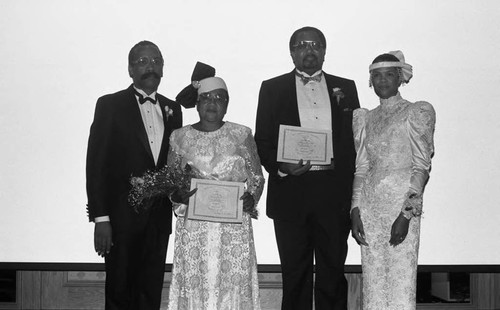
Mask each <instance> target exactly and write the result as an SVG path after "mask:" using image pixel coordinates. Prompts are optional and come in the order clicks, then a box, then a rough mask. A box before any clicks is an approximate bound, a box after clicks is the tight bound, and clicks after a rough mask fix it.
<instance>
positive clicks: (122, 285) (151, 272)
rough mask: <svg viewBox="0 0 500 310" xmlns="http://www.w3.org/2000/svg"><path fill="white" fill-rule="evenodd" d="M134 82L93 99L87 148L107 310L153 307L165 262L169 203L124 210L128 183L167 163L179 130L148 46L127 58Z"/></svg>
mask: <svg viewBox="0 0 500 310" xmlns="http://www.w3.org/2000/svg"><path fill="white" fill-rule="evenodd" d="M128 72H129V75H130V77H131V78H132V80H133V84H132V85H131V86H130V87H128V88H127V89H125V90H122V91H119V92H117V93H114V94H110V95H105V96H103V97H101V98H99V99H98V100H97V104H96V110H95V115H94V121H93V123H92V126H91V128H90V137H89V143H88V150H87V196H88V205H87V210H88V215H89V220H90V221H93V222H94V223H95V231H94V246H95V250H96V252H97V253H98V254H99V255H100V256H103V257H104V259H105V266H106V288H105V290H106V291H105V297H106V309H107V310H111V309H120V310H123V309H133V310H139V309H140V310H146V309H148V310H149V309H155V310H157V309H159V308H160V302H161V292H162V287H163V275H164V272H165V256H166V253H167V246H168V239H169V236H170V233H171V231H172V227H171V226H172V225H171V223H172V206H171V203H170V201H169V200H168V198H167V199H157V200H155V201H153V202H152V206H151V207H150V208H149V209H148V211H143V212H140V213H136V212H135V211H134V210H133V208H132V207H130V206H129V205H128V202H127V196H128V193H129V190H130V188H131V185H130V182H129V179H130V177H132V176H141V175H143V173H144V172H145V171H147V170H154V169H156V168H160V167H162V166H164V165H165V164H166V162H167V153H168V146H169V136H170V133H171V132H172V131H173V130H174V129H177V128H179V127H181V125H182V112H181V108H180V106H179V105H178V104H177V103H175V102H174V101H171V100H169V99H167V98H165V97H164V96H162V95H160V94H158V93H157V92H156V91H157V89H158V85H159V84H160V80H161V78H162V76H163V57H162V55H161V52H160V50H159V48H158V47H157V46H156V45H155V44H154V43H152V42H149V41H141V42H139V43H137V44H136V45H135V46H134V47H132V49H131V50H130V53H129V60H128Z"/></svg>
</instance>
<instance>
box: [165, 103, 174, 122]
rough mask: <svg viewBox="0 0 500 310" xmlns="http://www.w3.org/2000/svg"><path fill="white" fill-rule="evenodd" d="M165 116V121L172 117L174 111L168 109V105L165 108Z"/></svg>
mask: <svg viewBox="0 0 500 310" xmlns="http://www.w3.org/2000/svg"><path fill="white" fill-rule="evenodd" d="M165 115H166V116H167V121H168V118H169V117H170V116H172V115H174V110H172V109H171V108H169V107H168V105H166V106H165Z"/></svg>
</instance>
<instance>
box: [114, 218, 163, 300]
mask: <svg viewBox="0 0 500 310" xmlns="http://www.w3.org/2000/svg"><path fill="white" fill-rule="evenodd" d="M165 224H167V223H165ZM169 237H170V233H169V232H167V231H165V230H164V229H159V228H158V226H157V225H154V224H152V223H151V221H148V223H147V224H146V225H145V226H144V227H140V228H132V229H131V230H130V231H124V232H118V233H113V246H112V248H111V251H110V253H109V254H108V255H106V257H105V263H106V287H105V298H106V302H105V305H106V306H105V309H106V310H117V309H120V310H128V309H130V310H158V309H160V304H161V293H162V289H163V277H164V274H165V258H166V254H167V247H168V240H169Z"/></svg>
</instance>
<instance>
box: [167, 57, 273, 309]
mask: <svg viewBox="0 0 500 310" xmlns="http://www.w3.org/2000/svg"><path fill="white" fill-rule="evenodd" d="M214 74H215V70H214V69H213V68H211V67H210V66H207V65H204V64H201V63H198V64H197V66H196V67H195V72H194V73H193V76H192V80H193V83H192V85H190V86H188V87H186V88H185V89H184V90H183V91H182V92H181V93H180V94H179V95H178V96H177V101H178V102H179V103H180V104H182V105H183V106H184V107H187V108H190V107H194V106H195V105H196V109H197V111H198V114H199V116H200V121H199V122H197V123H196V124H193V125H188V126H185V127H183V128H181V129H178V130H175V131H174V132H172V134H171V136H170V151H169V155H168V162H167V166H168V167H171V168H174V169H175V168H177V169H182V168H184V167H185V165H186V164H188V165H189V166H190V167H191V168H192V169H193V171H196V178H201V179H211V180H219V181H234V182H244V183H245V188H246V189H245V194H244V195H243V196H242V197H241V199H242V200H243V211H244V214H243V223H241V224H232V223H219V222H209V221H197V220H190V219H187V217H186V216H185V214H184V213H185V212H186V211H185V210H186V205H185V204H186V203H187V198H188V197H189V196H190V195H192V194H193V191H192V192H189V193H186V191H184V192H182V193H179V192H177V193H175V194H174V195H173V196H172V197H171V199H172V201H173V202H176V201H178V202H181V201H182V202H183V203H184V204H174V209H175V212H176V214H177V223H176V230H175V233H176V235H175V249H174V260H173V271H172V282H171V284H170V293H169V305H168V309H171V310H173V309H196V310H201V309H260V298H259V283H258V278H257V276H258V274H257V261H256V255H255V248H254V241H253V232H252V222H251V217H253V218H256V217H257V210H256V206H257V202H258V200H259V198H260V196H261V194H262V190H263V186H264V177H263V175H262V169H261V165H260V160H259V157H258V155H257V148H256V145H255V141H254V139H253V136H252V133H251V130H250V128H247V127H245V126H242V125H238V124H236V123H232V122H227V121H224V120H223V118H224V115H225V114H226V110H227V106H228V102H229V96H228V91H227V86H226V83H225V82H224V80H222V79H221V78H219V77H213V75H214ZM207 75H208V77H207Z"/></svg>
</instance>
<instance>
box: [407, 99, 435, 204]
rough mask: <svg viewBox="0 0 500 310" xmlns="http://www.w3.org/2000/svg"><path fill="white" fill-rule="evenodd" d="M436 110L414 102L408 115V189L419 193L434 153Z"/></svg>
mask: <svg viewBox="0 0 500 310" xmlns="http://www.w3.org/2000/svg"><path fill="white" fill-rule="evenodd" d="M435 124H436V112H435V111H434V108H433V107H432V105H430V104H429V103H427V102H423V101H422V102H416V103H415V104H414V105H413V107H412V109H411V110H410V113H409V115H408V127H407V128H408V135H409V138H410V144H411V150H412V174H411V179H410V191H412V192H414V193H416V194H419V195H421V194H422V192H423V190H424V187H425V183H426V182H427V179H428V178H429V171H430V168H431V158H432V156H433V155H434V127H435Z"/></svg>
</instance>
